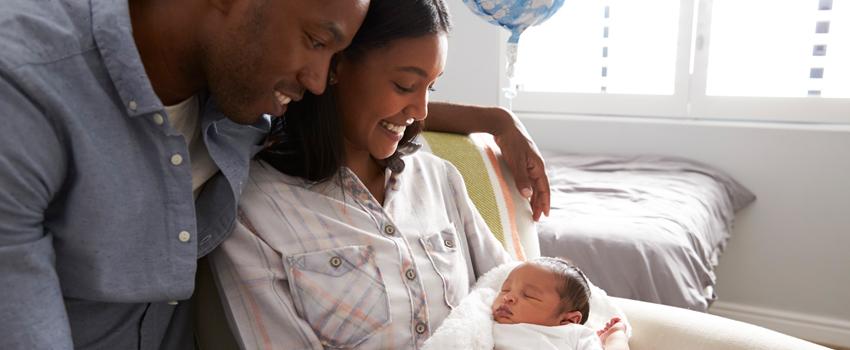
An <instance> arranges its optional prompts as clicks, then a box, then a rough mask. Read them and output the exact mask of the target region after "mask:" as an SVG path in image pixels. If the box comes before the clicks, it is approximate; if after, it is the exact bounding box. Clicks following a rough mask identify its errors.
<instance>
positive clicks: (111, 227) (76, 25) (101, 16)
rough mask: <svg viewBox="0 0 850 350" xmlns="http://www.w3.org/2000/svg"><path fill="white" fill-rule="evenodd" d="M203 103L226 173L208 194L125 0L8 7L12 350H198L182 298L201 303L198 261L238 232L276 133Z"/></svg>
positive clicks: (1, 279) (5, 94)
mask: <svg viewBox="0 0 850 350" xmlns="http://www.w3.org/2000/svg"><path fill="white" fill-rule="evenodd" d="M204 100H206V102H205V106H204V107H202V111H201V127H202V134H203V139H204V142H205V143H206V145H207V148H208V150H209V152H210V155H211V157H212V159H213V160H214V161H215V163H216V165H217V166H218V167H219V169H221V172H220V173H219V174H217V175H216V176H215V177H214V178H213V179H211V180H210V181H209V182H207V184H206V185H205V187H204V189H203V191H202V193H201V194H200V197H199V198H198V199H197V201H195V200H193V196H192V185H191V183H192V180H191V174H190V172H191V169H190V164H189V155H188V150H187V146H186V142H185V141H184V138H183V136H182V135H181V134H180V133H178V132H177V131H175V130H174V129H172V128H171V127H170V126H169V123H161V124H158V123H157V122H156V121H157V120H159V117H156V115H157V114H158V115H159V116H160V117H164V118H167V117H168V116H167V115H166V112H165V110H164V108H163V105H162V103H161V102H160V100H159V99H158V98H157V96H156V95H155V94H154V91H153V89H152V88H151V85H150V82H149V80H148V78H147V76H146V74H145V71H144V67H143V66H142V62H141V59H140V57H139V54H138V51H137V49H136V46H135V43H134V41H133V37H132V34H131V23H130V18H129V11H128V6H127V3H126V0H65V1H57V0H53V1H47V0H44V1H33V0H6V1H4V2H3V5H2V11H0V349H71V348H72V347H77V348H97V349H158V348H168V349H171V348H174V349H185V348H187V347H189V348H191V346H192V332H191V322H190V320H191V318H190V317H189V315H190V313H189V312H188V306H189V304H190V303H188V302H181V303H178V304H177V305H176V306H175V305H173V304H174V303H169V301H173V300H186V299H188V298H190V296H191V295H192V290H193V287H194V275H195V269H196V264H197V259H198V258H199V257H200V256H203V255H204V254H206V253H208V252H210V251H211V250H212V249H213V248H214V247H216V246H217V245H218V244H219V243H220V242H221V241H222V240H224V238H226V236H227V234H228V233H229V232H230V229H231V227H232V226H233V223H234V217H235V212H236V202H237V201H236V200H237V198H238V196H239V194H240V192H241V188H242V184H243V182H244V181H245V179H246V176H247V172H248V162H249V159H250V158H251V156H252V155H253V154H254V153H255V152H256V151H257V150H258V148H259V146H257V144H258V142H260V140H261V139H262V137H263V136H264V135H265V133H266V132H267V131H268V122H267V120H263V121H261V123H259V124H257V125H254V126H244V125H237V124H235V123H233V122H231V121H230V120H229V119H227V118H226V117H225V116H223V115H222V114H221V113H219V112H217V111H216V109H215V106H214V103H213V102H212V101H209V99H207V98H204ZM176 155H180V156H181V157H182V161H179V159H177V158H178V157H176ZM187 233H188V235H187ZM186 238H188V240H187V239H186Z"/></svg>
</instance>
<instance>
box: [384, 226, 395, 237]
mask: <svg viewBox="0 0 850 350" xmlns="http://www.w3.org/2000/svg"><path fill="white" fill-rule="evenodd" d="M384 233H386V234H388V235H390V236H392V235H394V234H395V227H393V225H387V226H384Z"/></svg>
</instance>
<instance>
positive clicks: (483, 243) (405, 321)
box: [212, 152, 510, 349]
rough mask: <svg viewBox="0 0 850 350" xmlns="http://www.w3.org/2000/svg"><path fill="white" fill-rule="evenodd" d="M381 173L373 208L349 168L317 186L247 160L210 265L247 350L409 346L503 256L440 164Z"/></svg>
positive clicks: (433, 160)
mask: <svg viewBox="0 0 850 350" xmlns="http://www.w3.org/2000/svg"><path fill="white" fill-rule="evenodd" d="M403 159H404V162H405V164H406V167H405V168H406V170H405V171H404V172H400V173H392V172H390V171H389V170H387V172H388V175H389V176H388V179H389V180H388V181H387V186H386V195H385V201H384V205H383V206H382V205H381V204H380V203H378V202H377V201H376V200H375V199H374V198H373V197H372V196H371V194H370V193H369V191H368V190H367V189H366V187H365V186H364V185H363V184H362V183H361V182H360V180H359V179H358V178H357V176H356V175H355V174H354V173H353V172H351V171H350V170H349V169H347V168H344V169H343V171H342V172H341V173H340V175H339V176H337V177H335V178H334V179H332V180H330V181H325V182H322V183H319V184H315V183H310V182H307V181H305V180H303V179H300V178H296V177H291V176H287V175H285V174H282V173H280V172H278V171H277V170H275V169H274V168H272V167H271V166H269V165H268V164H264V163H259V162H255V163H253V164H252V167H251V178H250V181H249V183H248V184H246V188H245V191H244V193H243V195H242V200H241V203H240V207H241V210H240V215H239V222H238V224H237V226H236V228H235V231H234V232H233V235H232V236H231V238H229V239H228V240H227V241H225V242H224V243H223V244H222V245H221V248H220V249H218V250H217V251H215V252H214V253H213V258H212V261H213V264H212V265H213V269H214V271H215V274H216V276H217V279H218V282H219V288H220V290H221V291H222V294H223V295H222V299H224V301H225V302H224V304H225V309H226V310H227V314H228V316H229V318H230V320H229V321H230V324H231V328H233V331H234V334H235V335H236V338H237V340H238V341H240V342H241V345H242V346H243V347H244V348H247V349H320V348H331V349H334V348H360V349H415V348H418V347H420V346H421V345H422V343H423V342H424V340H425V339H427V338H428V337H429V336H430V335H431V333H432V332H433V331H434V330H435V329H436V328H437V327H438V326H439V325H440V323H441V322H442V320H443V319H444V318H445V317H446V316H447V315H448V314H449V312H450V311H451V309H452V307H454V306H456V305H458V303H459V302H460V300H461V299H462V298H463V297H464V296H466V294H467V293H468V291H469V288H470V287H471V285H472V284H473V283H474V282H475V281H476V279H477V277H479V276H480V275H482V274H483V273H485V272H487V271H488V270H490V269H491V268H492V267H495V266H497V265H499V264H501V263H503V262H506V261H508V260H510V257H509V256H508V254H507V253H506V252H505V250H504V249H503V248H502V246H501V244H500V243H499V242H498V241H497V240H496V239H495V238H494V237H493V235H492V234H491V233H490V230H489V229H488V228H487V225H486V224H485V223H484V221H483V219H482V218H481V216H480V215H479V214H478V212H477V211H476V209H475V207H474V206H473V204H472V202H471V201H470V199H469V197H468V195H467V193H466V188H465V187H464V184H463V179H462V178H461V175H460V174H459V173H458V171H457V169H455V168H454V167H453V166H452V165H451V164H449V163H448V162H446V161H444V160H441V159H439V158H437V157H435V156H433V155H431V154H427V153H424V152H420V153H417V154H414V155H411V156H407V157H405V158H403Z"/></svg>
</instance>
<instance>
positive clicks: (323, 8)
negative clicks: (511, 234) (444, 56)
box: [0, 0, 548, 349]
mask: <svg viewBox="0 0 850 350" xmlns="http://www.w3.org/2000/svg"><path fill="white" fill-rule="evenodd" d="M368 5H369V4H368V0H209V1H203V0H185V1H174V0H147V1H144V0H130V1H129V3H128V2H127V1H124V0H90V1H58V0H53V1H47V0H44V1H32V0H10V1H6V2H5V3H4V5H3V11H0V47H2V48H3V50H2V53H0V115H2V118H3V125H2V128H0V348H2V349H70V348H73V347H77V348H98V349H100V348H103V349H134V348H139V349H157V348H165V349H186V348H191V347H192V330H191V322H190V318H191V312H190V311H191V310H189V306H190V305H191V303H189V302H185V301H186V300H187V299H189V298H190V297H191V296H192V291H193V287H194V275H195V271H196V267H197V259H198V258H200V257H203V256H204V255H206V254H207V253H209V252H210V251H211V250H212V249H213V248H215V247H216V246H217V245H218V244H219V243H220V242H221V241H223V240H224V239H225V238H226V237H227V234H228V233H229V231H230V228H231V227H232V224H233V222H234V216H235V210H236V208H235V205H236V203H237V199H238V197H239V194H240V192H241V189H242V184H243V182H244V180H245V179H246V176H247V169H248V167H247V165H248V161H249V159H250V158H251V156H252V155H253V154H254V153H255V152H256V151H257V150H258V149H259V147H260V145H261V144H262V140H263V137H264V135H265V133H266V132H267V130H268V121H267V120H266V119H264V118H262V117H261V116H262V115H263V114H269V115H272V116H281V115H283V114H284V113H285V111H286V106H287V104H288V103H289V102H290V101H292V100H297V99H299V98H301V95H302V93H303V92H304V90H310V91H311V92H313V93H317V94H318V93H322V92H323V91H324V89H325V82H326V80H327V69H328V66H329V64H330V59H331V56H332V55H333V54H334V53H335V52H338V51H340V50H342V49H343V48H344V47H345V46H346V45H348V43H349V42H350V41H351V38H352V37H353V35H354V33H355V32H356V31H357V28H358V27H359V26H360V23H361V22H362V21H363V18H364V17H365V14H366V11H367V8H368ZM459 113H462V114H461V115H457V116H453V117H452V118H448V116H451V115H452V114H459ZM430 119H431V120H433V121H434V122H433V123H432V124H433V125H436V126H437V127H438V128H439V129H442V130H445V131H459V132H469V131H490V132H492V133H494V134H495V135H496V137H497V139H498V140H499V142H500V145H501V146H502V147H503V149H505V150H506V151H513V152H511V153H510V154H508V156H509V157H511V159H512V160H513V161H512V164H513V166H514V167H515V169H516V170H515V171H516V172H517V173H518V174H520V176H519V179H518V183H519V185H520V188H524V189H527V191H528V193H527V194H529V195H531V197H532V199H531V200H532V206H533V207H534V211H535V217H539V215H540V213H542V212H544V211H546V210H548V183H547V180H546V178H545V174H544V172H543V169H542V166H543V163H542V160H541V159H540V157H539V155H538V154H537V152H536V150H535V148H534V145H533V144H532V143H531V141H530V140H529V139H528V138H527V136H526V135H525V134H524V131H523V129H522V126H521V125H519V124H518V123H517V122H516V121H515V118H513V117H512V116H511V115H510V114H509V113H506V112H505V111H502V110H499V109H491V108H479V107H464V106H452V105H445V104H438V105H433V106H432V108H431V117H430ZM485 120H486V121H487V122H485ZM477 125H488V127H486V128H478V127H476V126H477ZM532 188H533V192H534V193H533V195H532V194H531V192H532V190H531V189H532Z"/></svg>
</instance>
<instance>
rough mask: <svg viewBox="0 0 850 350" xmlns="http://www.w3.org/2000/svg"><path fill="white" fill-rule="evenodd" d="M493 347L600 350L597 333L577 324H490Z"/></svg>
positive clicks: (513, 349)
mask: <svg viewBox="0 0 850 350" xmlns="http://www.w3.org/2000/svg"><path fill="white" fill-rule="evenodd" d="M493 340H494V343H495V347H494V348H495V350H526V349H534V350H602V343H601V342H600V341H599V336H597V335H596V332H595V331H594V330H592V329H590V327H588V326H585V325H581V324H575V323H571V324H565V325H563V326H555V327H551V326H541V325H536V324H528V323H518V324H499V323H496V324H493Z"/></svg>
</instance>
